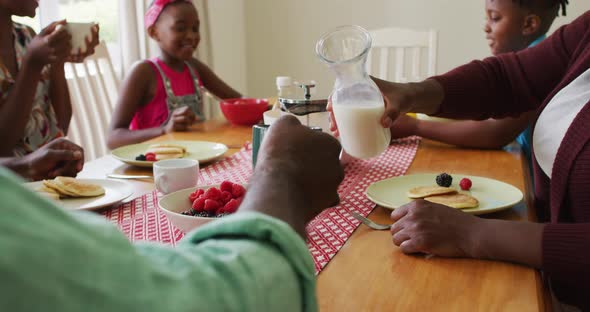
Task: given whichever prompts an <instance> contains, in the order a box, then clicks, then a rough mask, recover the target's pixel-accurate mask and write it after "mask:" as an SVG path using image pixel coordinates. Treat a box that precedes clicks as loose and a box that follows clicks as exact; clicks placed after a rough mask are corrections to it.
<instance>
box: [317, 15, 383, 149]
mask: <svg viewBox="0 0 590 312" xmlns="http://www.w3.org/2000/svg"><path fill="white" fill-rule="evenodd" d="M371 44H372V39H371V35H370V34H369V32H368V31H367V30H365V29H364V28H362V27H360V26H342V27H339V28H336V29H334V30H333V31H331V32H329V33H327V34H325V35H323V36H322V37H321V38H320V40H319V41H318V42H317V44H316V53H317V55H318V57H319V58H320V59H321V60H322V61H323V62H325V63H327V64H328V65H329V66H330V68H331V69H332V71H333V72H334V73H335V74H336V81H335V83H334V90H333V92H332V108H333V111H334V117H335V118H336V123H337V124H338V130H339V132H340V142H341V143H342V147H343V148H344V150H345V151H346V152H347V153H348V154H350V155H351V156H353V157H356V158H363V159H366V158H371V157H375V156H378V155H379V154H381V153H383V151H385V149H386V148H387V146H389V143H390V141H391V133H390V132H389V129H387V128H383V126H381V122H380V120H381V117H382V116H383V112H384V111H385V106H384V103H383V96H382V95H381V91H379V88H377V85H376V84H375V82H373V80H371V78H369V75H367V71H366V69H365V64H366V61H367V55H368V54H369V50H370V49H371Z"/></svg>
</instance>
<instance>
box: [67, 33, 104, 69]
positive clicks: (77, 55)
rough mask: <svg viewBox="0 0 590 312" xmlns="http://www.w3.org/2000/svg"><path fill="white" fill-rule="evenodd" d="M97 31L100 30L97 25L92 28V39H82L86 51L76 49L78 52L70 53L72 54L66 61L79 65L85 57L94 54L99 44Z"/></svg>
mask: <svg viewBox="0 0 590 312" xmlns="http://www.w3.org/2000/svg"><path fill="white" fill-rule="evenodd" d="M99 30H100V28H99V26H98V24H95V25H94V26H92V37H91V38H88V37H86V38H84V40H85V41H86V50H84V51H82V49H81V48H80V49H78V51H72V53H73V54H72V55H70V56H69V57H68V58H67V61H68V62H72V63H81V62H82V61H84V59H85V58H86V57H87V56H89V55H92V54H94V48H95V47H96V46H97V45H98V43H99V42H100V40H99V36H98V32H99Z"/></svg>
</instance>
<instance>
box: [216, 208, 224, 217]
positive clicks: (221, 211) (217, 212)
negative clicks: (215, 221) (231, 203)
mask: <svg viewBox="0 0 590 312" xmlns="http://www.w3.org/2000/svg"><path fill="white" fill-rule="evenodd" d="M225 213H226V211H225V208H224V207H221V208H218V209H217V210H215V216H218V215H220V214H225Z"/></svg>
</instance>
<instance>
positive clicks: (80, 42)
mask: <svg viewBox="0 0 590 312" xmlns="http://www.w3.org/2000/svg"><path fill="white" fill-rule="evenodd" d="M93 26H94V23H70V22H68V23H66V24H65V26H64V27H65V28H66V30H67V31H68V32H69V33H70V35H71V36H72V52H73V53H74V54H75V53H78V49H81V51H82V53H84V52H86V48H87V47H86V38H87V37H88V39H89V40H90V39H92V27H93Z"/></svg>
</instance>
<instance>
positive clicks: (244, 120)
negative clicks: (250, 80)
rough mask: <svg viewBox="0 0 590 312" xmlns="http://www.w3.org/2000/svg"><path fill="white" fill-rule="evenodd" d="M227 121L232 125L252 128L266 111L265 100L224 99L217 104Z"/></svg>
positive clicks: (266, 104)
mask: <svg viewBox="0 0 590 312" xmlns="http://www.w3.org/2000/svg"><path fill="white" fill-rule="evenodd" d="M219 105H220V107H221V111H222V112H223V115H224V116H225V118H227V120H229V121H230V122H231V123H232V124H234V125H241V126H252V125H254V124H256V123H258V122H259V121H260V120H261V119H262V114H263V113H264V112H265V111H267V110H268V100H267V99H252V98H244V99H242V98H240V99H226V100H223V101H222V102H220V103H219Z"/></svg>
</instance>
